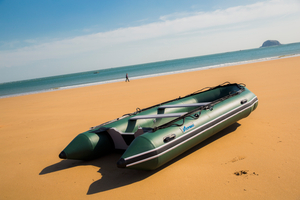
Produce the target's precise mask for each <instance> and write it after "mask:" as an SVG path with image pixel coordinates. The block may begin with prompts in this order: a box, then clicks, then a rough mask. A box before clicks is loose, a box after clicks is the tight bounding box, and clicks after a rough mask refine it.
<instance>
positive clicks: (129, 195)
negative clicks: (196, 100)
mask: <svg viewBox="0 0 300 200" xmlns="http://www.w3.org/2000/svg"><path fill="white" fill-rule="evenodd" d="M299 75H300V57H299V56H298V57H290V58H282V59H277V60H271V61H265V62H258V63H250V64H244V65H237V66H230V67H223V68H215V69H209V70H201V71H194V72H188V73H180V74H172V75H166V76H159V77H151V78H145V79H138V80H131V81H130V83H125V80H124V82H117V83H109V84H104V85H96V86H88V87H82V88H74V89H67V90H57V91H53V92H46V93H39V94H31V95H25V96H17V97H10V98H3V99H0V171H1V173H0V180H1V181H0V199H1V200H2V199H272V200H273V199H299V198H300V189H299V188H300V170H299V166H300V123H299V117H298V115H299V113H300V106H299V105H300V76H299ZM225 81H230V82H232V83H245V84H246V85H247V88H248V89H249V90H251V91H252V92H253V93H254V94H256V95H257V96H258V99H259V104H258V108H257V109H256V110H255V111H254V112H253V113H251V115H250V116H248V117H247V118H244V119H242V120H240V121H238V122H237V123H235V124H234V125H232V126H230V127H228V128H226V129H225V130H223V131H221V132H219V133H218V134H216V135H215V136H213V137H211V138H209V139H208V140H206V141H205V142H203V143H201V144H199V145H197V146H196V147H194V148H192V149H191V150H189V151H187V152H185V153H184V154H182V155H181V156H180V157H178V158H176V159H175V160H173V161H172V162H170V163H168V164H167V165H164V166H163V167H161V168H159V169H158V170H155V171H137V170H130V169H119V168H117V166H116V162H117V160H118V159H119V157H120V156H121V154H120V153H113V154H111V155H108V156H105V157H102V158H99V159H97V160H93V161H89V162H83V161H75V160H60V159H59V158H58V154H59V153H60V152H61V151H62V150H63V149H64V148H65V146H66V145H67V144H68V143H69V142H70V141H71V140H72V139H73V138H74V137H75V136H76V135H77V134H79V133H81V132H84V131H86V130H88V129H89V128H90V127H92V126H96V125H99V124H101V123H103V122H106V121H109V120H112V119H115V118H117V117H119V116H121V115H123V114H126V113H130V112H134V111H135V109H136V108H137V107H139V108H145V107H148V106H151V105H153V104H157V103H160V102H163V101H167V100H170V99H173V98H176V97H178V96H184V95H187V94H189V93H192V92H194V91H196V90H198V89H201V88H204V87H207V86H210V87H212V86H216V85H219V84H221V83H223V82H225ZM241 171H244V173H245V174H243V173H241V174H242V175H236V174H235V173H236V172H241Z"/></svg>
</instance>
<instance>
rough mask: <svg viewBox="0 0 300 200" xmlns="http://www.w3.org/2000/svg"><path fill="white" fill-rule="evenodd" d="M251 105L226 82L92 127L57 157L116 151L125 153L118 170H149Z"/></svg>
mask: <svg viewBox="0 0 300 200" xmlns="http://www.w3.org/2000/svg"><path fill="white" fill-rule="evenodd" d="M257 105H258V99H257V97H256V96H255V95H254V94H253V93H252V92H250V91H249V90H248V89H247V88H246V87H245V85H244V84H236V83H234V84H231V83H228V82H226V83H224V84H221V85H218V86H216V87H212V88H204V89H202V90H200V91H197V92H195V93H193V94H190V95H187V96H185V97H179V98H178V99H173V100H170V101H167V102H164V103H161V104H158V105H154V106H151V107H149V108H145V109H137V111H136V112H134V113H131V114H126V115H124V116H122V117H120V118H117V119H115V120H112V121H109V122H106V123H103V124H101V125H99V126H95V127H92V128H91V129H90V130H89V131H86V132H84V133H81V134H79V135H78V136H77V137H75V138H74V139H73V141H71V143H70V144H69V145H68V146H67V147H66V148H65V149H64V150H63V151H62V152H61V153H60V154H59V157H60V158H62V159H77V160H90V159H95V158H98V157H100V156H102V155H105V154H108V153H110V152H112V151H114V150H118V149H120V150H124V151H125V152H124V154H123V155H122V156H121V158H120V159H119V161H118V162H117V166H118V167H120V168H132V169H143V170H154V169H156V168H158V167H160V166H162V165H163V164H165V163H167V162H168V161H170V160H172V159H173V158H175V157H176V156H178V155H180V154H182V153H183V152H185V151H187V150H188V149H190V148H192V147H193V146H195V145H197V144H199V143H200V142H202V141H204V140H205V139H207V138H208V137H210V136H212V135H214V134H215V133H217V132H219V131H220V130H222V129H224V128H226V127H228V126H229V125H231V124H233V123H235V122H236V121H238V120H240V119H242V118H245V117H247V116H248V115H249V114H250V113H251V112H252V111H253V110H255V108H256V107H257Z"/></svg>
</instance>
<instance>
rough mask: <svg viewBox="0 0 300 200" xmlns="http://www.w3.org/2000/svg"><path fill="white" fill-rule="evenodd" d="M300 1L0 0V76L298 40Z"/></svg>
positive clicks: (35, 75) (0, 79)
mask: <svg viewBox="0 0 300 200" xmlns="http://www.w3.org/2000/svg"><path fill="white" fill-rule="evenodd" d="M299 24H300V0H243V1H241V0H210V1H207V0H198V1H196V0H184V1H182V0H181V1H180V0H151V1H150V0H126V1H125V0H109V1H107V0H105V1H104V0H98V1H96V0H86V1H83V0H81V1H79V0H59V1H58V0H26V1H24V0H0V83H3V82H10V81H18V80H25V79H32V78H40V77H47V76H54V75H61V74H69V73H76V72H84V71H91V70H99V69H105V68H112V67H121V66H128V65H134V64H142V63H149V62H157V61H163V60H172V59H178V58H186V57H194V56H201V55H208V54H215V53H222V52H229V51H238V50H244V49H252V48H258V47H260V46H261V45H262V43H263V42H264V41H266V40H270V39H272V40H278V41H279V42H280V43H282V44H288V43H295V42H300V26H299Z"/></svg>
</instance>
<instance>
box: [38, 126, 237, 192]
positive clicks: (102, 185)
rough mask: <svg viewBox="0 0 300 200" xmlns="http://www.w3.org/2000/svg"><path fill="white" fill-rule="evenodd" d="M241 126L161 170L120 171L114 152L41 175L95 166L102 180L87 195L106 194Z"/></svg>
mask: <svg viewBox="0 0 300 200" xmlns="http://www.w3.org/2000/svg"><path fill="white" fill-rule="evenodd" d="M239 126H240V124H239V123H234V124H232V125H231V126H229V127H227V128H225V129H223V130H222V131H220V132H218V133H217V134H215V135H214V136H212V137H210V138H208V139H206V140H205V141H203V142H201V143H200V144H198V145H196V146H194V147H192V148H191V149H189V150H188V151H186V152H184V153H182V154H181V155H180V156H178V157H176V158H175V159H173V160H172V161H170V162H168V163H167V164H165V165H163V166H161V167H160V168H158V169H156V170H153V171H142V170H133V169H120V168H117V166H116V162H117V160H118V159H119V158H120V157H121V155H122V154H121V153H120V152H114V153H112V154H109V155H106V156H104V157H101V158H99V159H95V160H92V161H78V160H62V161H60V162H59V163H56V164H53V165H50V166H48V167H46V168H44V169H43V170H42V171H41V172H40V175H44V174H49V173H52V172H56V171H60V170H64V169H69V168H72V167H77V166H84V165H93V166H96V167H99V168H100V169H99V171H98V172H99V173H101V175H102V178H101V179H99V180H97V181H95V182H93V183H92V184H91V185H90V187H89V189H88V191H87V195H90V194H95V193H99V192H104V191H107V190H111V189H115V188H118V187H122V186H126V185H129V184H132V183H135V182H138V181H141V180H144V179H146V178H148V177H150V176H152V175H153V174H155V173H157V172H159V171H160V170H162V169H164V168H166V167H168V166H170V165H172V164H174V163H176V162H177V161H178V160H180V159H182V158H184V157H186V156H188V155H190V154H191V153H193V152H195V151H197V150H199V149H201V148H202V147H204V146H206V145H208V144H210V143H212V142H214V141H216V140H218V139H220V138H222V137H223V136H225V135H227V134H229V133H231V132H234V131H235V130H236V129H237V128H238V127H239Z"/></svg>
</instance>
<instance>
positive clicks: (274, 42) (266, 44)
mask: <svg viewBox="0 0 300 200" xmlns="http://www.w3.org/2000/svg"><path fill="white" fill-rule="evenodd" d="M277 45H281V44H280V42H278V41H277V40H267V41H265V42H264V43H263V45H262V46H261V47H270V46H277Z"/></svg>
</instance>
